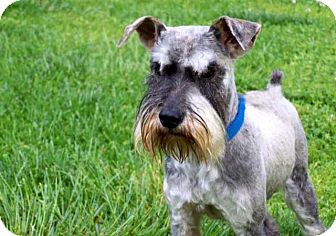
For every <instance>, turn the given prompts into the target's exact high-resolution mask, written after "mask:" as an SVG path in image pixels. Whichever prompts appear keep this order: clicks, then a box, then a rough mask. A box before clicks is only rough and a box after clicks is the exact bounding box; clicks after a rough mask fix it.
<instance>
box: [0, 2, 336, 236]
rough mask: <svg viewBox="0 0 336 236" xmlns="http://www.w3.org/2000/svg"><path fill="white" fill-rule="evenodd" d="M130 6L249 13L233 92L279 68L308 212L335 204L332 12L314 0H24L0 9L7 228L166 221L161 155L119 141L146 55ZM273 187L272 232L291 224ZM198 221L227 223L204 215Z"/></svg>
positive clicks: (27, 231)
mask: <svg viewBox="0 0 336 236" xmlns="http://www.w3.org/2000/svg"><path fill="white" fill-rule="evenodd" d="M142 15H154V16H157V17H158V18H160V19H161V20H162V21H163V22H165V23H166V24H167V25H171V26H176V25H181V24H185V25H187V24H202V25H209V24H211V23H212V22H213V21H214V20H215V19H216V18H218V17H219V16H221V15H229V16H232V17H237V18H244V19H249V20H253V21H258V22H260V23H262V24H263V29H262V32H261V34H260V37H259V38H258V40H257V43H256V46H255V48H254V49H253V50H252V51H251V52H250V53H249V54H248V55H246V56H245V57H244V58H242V59H241V60H239V61H238V62H237V63H236V81H237V86H238V90H239V92H242V93H243V92H245V91H248V90H252V89H263V88H264V87H265V85H266V83H267V80H268V78H269V75H270V73H271V71H272V70H273V69H275V68H280V69H281V70H283V71H284V73H285V80H284V83H283V90H284V94H285V96H286V97H287V98H288V99H289V100H290V101H292V102H293V103H294V104H295V106H296V107H297V109H298V111H299V113H300V115H301V119H302V122H303V125H304V127H305V130H306V134H307V137H308V141H309V154H310V162H309V172H310V175H311V177H312V181H313V183H314V185H315V189H316V193H317V197H318V200H319V205H320V212H321V218H322V220H323V222H324V223H325V225H326V226H330V225H331V223H332V222H333V220H334V218H335V216H336V162H335V157H336V156H335V155H336V154H335V153H336V143H335V137H336V90H335V88H336V71H335V65H336V43H335V39H336V21H335V18H334V16H333V15H332V13H331V11H330V10H329V9H328V8H326V7H322V6H320V5H319V4H317V3H316V2H315V1H313V0H311V1H298V3H297V4H293V3H292V2H291V1H290V0H273V1H272V0H269V1H266V0H263V1H262V0H256V1H224V0H223V1H219V0H206V1H205V0H204V1H186V0H179V1H174V2H173V1H168V0H160V1H158V0H153V1H134V0H133V1H131V0H124V1H121V0H114V1H112V0H110V1H106V0H90V1H80V0H68V1H56V0H55V1H52V0H43V1H38V0H32V1H26V0H23V1H20V2H16V3H14V4H13V5H12V6H10V7H9V8H8V9H7V10H6V12H5V13H4V15H3V17H2V19H1V20H0V217H1V219H2V221H3V222H4V223H5V225H6V226H7V227H8V228H9V229H10V230H12V231H13V232H15V233H17V234H20V235H118V236H120V235H155V236H157V235H167V234H169V217H168V208H167V206H166V204H165V199H164V196H163V191H162V182H163V181H162V180H163V167H162V162H161V161H153V160H152V159H151V158H150V157H148V156H146V155H144V154H140V155H139V154H137V153H136V152H135V151H134V150H133V140H132V131H133V125H134V119H135V113H136V108H137V105H138V102H139V100H140V99H141V97H142V94H143V92H144V90H145V87H144V79H145V76H146V74H147V72H148V69H149V60H148V59H149V57H148V54H147V53H146V51H145V49H144V48H143V47H142V46H141V45H140V44H139V41H138V39H137V37H136V36H132V38H131V40H130V41H129V43H128V44H127V45H126V46H125V47H123V48H121V49H117V48H116V43H117V41H118V39H119V38H120V37H121V35H122V32H123V29H124V26H125V25H127V24H129V23H130V22H132V21H133V20H134V19H136V18H137V17H139V16H142ZM282 198H283V196H282V194H277V195H275V196H274V198H273V199H272V200H271V201H270V202H269V206H270V211H271V213H272V215H273V216H274V217H275V219H276V222H277V223H278V224H279V225H280V229H281V235H286V236H287V235H289V236H292V235H301V233H300V228H299V226H298V224H297V223H296V219H295V217H294V215H293V213H292V212H291V211H290V210H289V209H288V208H287V207H286V205H285V204H284V203H283V200H282ZM202 227H203V232H204V234H205V235H213V236H218V235H233V233H232V231H231V230H230V228H229V227H228V225H227V224H226V223H225V222H221V221H211V220H208V219H205V220H204V221H203V224H202Z"/></svg>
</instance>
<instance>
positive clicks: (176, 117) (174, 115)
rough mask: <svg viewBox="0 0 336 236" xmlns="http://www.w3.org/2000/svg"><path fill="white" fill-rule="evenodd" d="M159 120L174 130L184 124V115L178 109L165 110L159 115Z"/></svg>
mask: <svg viewBox="0 0 336 236" xmlns="http://www.w3.org/2000/svg"><path fill="white" fill-rule="evenodd" d="M159 118H160V122H161V124H162V125H163V126H164V127H166V128H168V129H174V128H176V127H177V126H179V124H181V123H182V121H183V118H184V114H183V113H182V112H181V111H179V110H177V109H163V110H162V111H161V112H160V114H159Z"/></svg>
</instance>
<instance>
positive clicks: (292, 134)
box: [245, 71, 307, 197]
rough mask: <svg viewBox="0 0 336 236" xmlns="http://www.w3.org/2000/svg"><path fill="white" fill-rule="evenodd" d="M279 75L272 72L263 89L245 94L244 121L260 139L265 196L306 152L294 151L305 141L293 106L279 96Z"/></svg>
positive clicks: (280, 183)
mask: <svg viewBox="0 0 336 236" xmlns="http://www.w3.org/2000/svg"><path fill="white" fill-rule="evenodd" d="M282 78H283V74H282V72H280V71H274V72H273V74H272V77H271V80H270V81H269V83H268V85H267V88H266V89H265V90H264V91H251V92H248V93H247V94H246V95H245V96H246V121H247V122H252V123H253V126H255V127H256V129H258V132H257V133H258V134H259V135H258V136H259V138H261V143H262V146H261V152H262V153H263V154H262V156H263V158H264V163H265V170H266V175H267V195H268V196H269V197H270V196H271V195H272V194H273V193H274V192H276V191H277V190H278V189H279V188H282V187H283V186H284V183H285V181H286V179H288V178H289V176H290V175H291V173H292V171H293V169H294V166H295V163H297V162H302V165H306V163H307V158H306V157H307V155H303V156H304V157H303V158H302V155H297V154H296V152H297V149H298V148H301V149H303V151H302V152H305V151H306V150H307V144H306V139H305V135H304V131H303V128H302V125H301V122H300V119H299V116H298V113H297V111H296V109H295V107H294V106H293V105H292V104H291V103H290V102H289V101H288V100H287V99H286V98H285V97H284V96H283V95H282V92H281V81H282ZM297 144H299V146H298V145H297ZM297 158H301V160H297Z"/></svg>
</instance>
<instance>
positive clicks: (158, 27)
mask: <svg viewBox="0 0 336 236" xmlns="http://www.w3.org/2000/svg"><path fill="white" fill-rule="evenodd" d="M134 30H137V32H138V34H139V37H140V39H141V41H142V43H143V44H144V46H145V47H146V48H147V49H149V50H150V53H151V72H150V75H149V76H148V79H147V86H148V90H147V93H146V95H145V96H144V98H143V100H142V102H141V104H140V108H139V112H138V117H137V122H136V127H135V133H134V134H135V135H134V136H135V143H136V144H137V143H138V142H140V141H141V142H142V144H143V147H144V148H145V150H146V151H148V152H150V153H151V154H152V155H153V156H155V153H156V152H157V151H158V152H163V153H165V154H167V155H170V156H172V157H174V158H175V159H177V160H179V161H180V162H182V161H184V160H185V159H186V158H187V157H190V158H191V159H192V160H196V161H204V162H207V161H208V158H209V157H210V158H217V157H219V156H220V155H221V154H222V153H223V152H224V150H225V141H226V134H225V124H224V123H223V119H224V113H225V110H223V107H224V106H223V101H225V97H226V96H228V94H230V88H231V85H232V84H234V81H233V79H234V76H233V59H235V58H237V57H239V56H240V55H242V54H244V53H245V52H246V51H248V50H249V49H250V48H251V47H252V46H253V44H254V42H255V39H256V36H257V34H258V32H259V31H260V25H259V24H256V23H252V22H247V21H241V20H236V19H232V18H229V17H221V18H220V19H219V20H217V21H216V22H215V23H214V24H213V25H212V26H211V27H206V26H181V27H166V26H164V25H163V24H162V23H161V22H160V21H158V20H157V19H155V18H153V17H142V18H140V19H138V20H136V21H135V22H134V23H133V24H131V25H129V26H128V27H127V28H126V30H125V34H124V36H123V38H122V39H121V41H120V43H119V45H120V46H121V45H122V44H124V43H125V42H126V41H127V39H128V37H129V35H130V34H131V33H132V32H133V31H134Z"/></svg>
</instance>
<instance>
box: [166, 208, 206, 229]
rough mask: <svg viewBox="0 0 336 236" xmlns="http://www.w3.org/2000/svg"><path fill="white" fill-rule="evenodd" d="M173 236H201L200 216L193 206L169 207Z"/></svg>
mask: <svg viewBox="0 0 336 236" xmlns="http://www.w3.org/2000/svg"><path fill="white" fill-rule="evenodd" d="M169 208H170V221H171V222H170V224H171V235H172V236H200V235H201V232H200V227H199V225H200V218H201V216H200V214H199V213H198V212H197V211H196V208H195V206H194V205H193V204H184V205H183V206H182V207H179V208H178V207H175V206H173V205H169Z"/></svg>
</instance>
